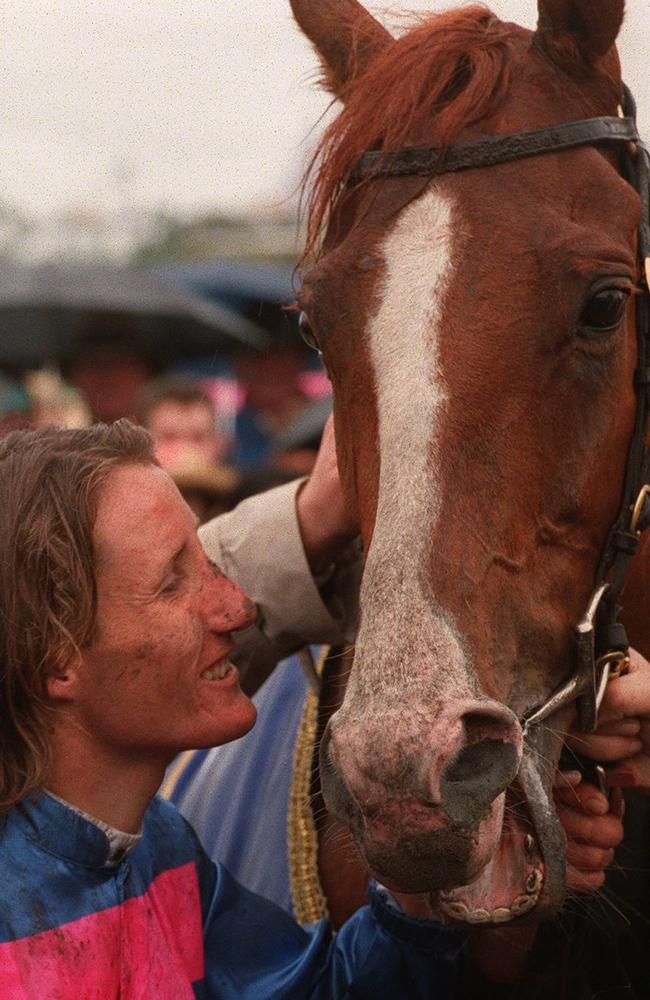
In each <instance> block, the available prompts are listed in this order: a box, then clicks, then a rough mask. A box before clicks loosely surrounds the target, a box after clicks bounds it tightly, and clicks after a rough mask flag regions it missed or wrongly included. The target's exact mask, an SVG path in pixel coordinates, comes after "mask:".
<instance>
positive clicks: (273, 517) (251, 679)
mask: <svg viewBox="0 0 650 1000" xmlns="http://www.w3.org/2000/svg"><path fill="white" fill-rule="evenodd" d="M199 536H200V538H201V541H202V543H203V546H204V548H205V550H206V552H207V553H208V556H209V557H210V558H211V559H213V560H214V562H216V563H217V564H218V565H219V566H220V568H221V569H222V570H223V572H224V573H225V574H226V576H229V577H230V578H231V579H232V580H234V581H235V583H237V584H238V585H239V586H240V587H241V588H242V589H243V590H244V591H246V593H247V594H248V595H249V596H250V597H251V598H252V599H253V600H254V601H255V603H256V604H257V605H258V608H259V615H258V620H257V623H256V625H254V626H253V627H252V628H250V629H247V630H246V631H244V632H238V633H237V634H236V636H235V639H236V643H237V645H236V651H235V654H234V657H233V658H234V660H235V662H236V663H237V665H238V666H239V668H240V673H241V675H242V686H243V687H244V688H245V690H247V691H248V692H249V693H252V691H254V690H256V689H257V687H259V685H260V684H261V683H262V681H263V680H265V678H266V677H267V676H268V674H269V673H270V672H271V670H272V669H273V668H274V666H275V665H276V663H277V662H278V661H279V660H281V659H282V658H283V657H285V656H287V655H288V654H289V653H292V652H294V651H295V650H297V649H300V648H301V647H303V646H305V645H307V644H312V643H314V644H327V645H346V644H349V643H350V642H352V641H353V640H354V633H355V628H356V619H357V593H358V585H359V579H360V575H361V556H360V553H359V550H358V547H357V546H356V545H355V544H354V539H355V536H356V526H355V524H354V521H353V519H352V518H351V517H350V516H349V515H348V514H347V512H346V510H345V507H344V504H343V497H342V494H341V488H340V485H339V479H338V471H337V467H336V452H335V444H334V430H333V426H332V423H331V420H330V422H328V425H327V427H326V429H325V432H324V434H323V441H322V444H321V448H320V451H319V454H318V458H317V461H316V465H315V466H314V470H313V472H312V474H311V476H310V477H309V479H307V480H298V481H296V482H293V483H288V484H287V485H285V486H279V487H276V488H275V489H272V490H269V491H268V492H266V493H263V494H260V495H259V496H254V497H249V498H248V499H247V500H244V501H243V502H242V503H240V504H239V505H238V506H237V507H236V508H235V510H233V511H230V512H229V513H227V514H223V515H221V516H220V517H218V518H215V519H214V520H213V521H210V522H209V523H208V524H206V525H203V527H202V528H201V529H200V530H199Z"/></svg>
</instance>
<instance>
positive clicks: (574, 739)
mask: <svg viewBox="0 0 650 1000" xmlns="http://www.w3.org/2000/svg"><path fill="white" fill-rule="evenodd" d="M600 720H601V721H600V725H599V726H598V729H597V730H596V732H595V733H594V734H593V735H591V736H586V735H584V734H582V733H577V732H572V733H570V734H569V736H568V738H567V745H568V746H569V747H570V748H571V749H572V750H574V751H575V752H576V753H578V754H580V755H581V756H583V757H589V758H591V759H592V760H600V761H604V762H606V763H614V764H615V766H613V767H611V768H608V770H607V780H608V783H609V784H610V786H611V787H612V788H638V789H640V790H641V791H643V792H646V793H650V663H648V661H647V660H646V659H644V657H643V656H641V654H640V653H637V652H636V650H630V670H629V673H627V674H625V675H623V676H622V677H617V678H616V679H615V680H613V681H611V682H610V683H609V685H608V687H607V692H606V694H605V699H604V701H603V705H602V709H601V712H600Z"/></svg>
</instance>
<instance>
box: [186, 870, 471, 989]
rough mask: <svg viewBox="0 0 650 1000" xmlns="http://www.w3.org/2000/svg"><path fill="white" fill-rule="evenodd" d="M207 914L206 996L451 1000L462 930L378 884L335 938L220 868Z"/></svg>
mask: <svg viewBox="0 0 650 1000" xmlns="http://www.w3.org/2000/svg"><path fill="white" fill-rule="evenodd" d="M214 870H215V872H216V878H214V879H213V886H212V890H211V893H210V900H209V906H208V908H207V914H206V918H205V921H204V950H205V985H206V995H207V996H218V997H219V998H220V1000H230V998H231V997H232V998H233V1000H234V998H237V1000H307V998H310V1000H337V998H344V997H355V998H356V1000H377V997H387V998H391V1000H392V998H399V1000H452V998H453V997H454V996H455V981H456V973H457V968H458V957H459V952H460V950H461V949H462V947H463V944H464V940H465V935H464V933H463V932H461V931H458V930H455V929H450V928H445V927H443V926H442V925H440V924H437V923H434V922H429V921H419V920H414V919H411V918H409V917H407V916H405V915H404V914H402V913H401V912H400V910H399V909H398V908H397V907H396V906H395V905H394V904H393V903H392V902H391V900H390V898H389V897H388V896H387V895H386V894H385V893H384V892H383V891H382V890H381V889H378V888H371V891H370V906H365V907H363V908H362V909H360V910H358V911H357V912H356V913H355V914H354V915H353V916H352V917H351V918H350V919H349V920H348V921H347V922H346V923H345V924H344V925H343V926H342V927H341V929H340V930H339V931H338V933H337V934H336V936H335V937H333V936H332V931H331V928H330V925H329V923H328V921H325V920H321V921H319V922H318V923H317V924H314V925H311V926H310V927H307V928H303V927H300V926H299V925H298V924H296V922H295V921H294V920H293V919H292V918H291V917H290V916H289V915H288V914H287V913H286V912H285V911H284V910H282V909H280V908H279V907H277V906H275V905H274V904H272V903H270V902H268V901H267V900H265V899H262V898H261V897H259V896H256V895H254V894H253V893H250V892H248V890H246V889H243V888H242V887H241V886H239V885H238V884H237V883H236V882H235V881H234V880H233V879H232V877H231V876H230V875H229V874H228V872H227V871H225V870H224V869H223V868H221V867H219V866H217V867H216V868H215V869H214Z"/></svg>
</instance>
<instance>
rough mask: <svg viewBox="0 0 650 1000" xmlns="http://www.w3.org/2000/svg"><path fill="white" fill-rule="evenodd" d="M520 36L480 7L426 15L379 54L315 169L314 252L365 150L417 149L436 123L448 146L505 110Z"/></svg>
mask: <svg viewBox="0 0 650 1000" xmlns="http://www.w3.org/2000/svg"><path fill="white" fill-rule="evenodd" d="M357 30H358V31H361V30H362V28H361V25H358V26H357ZM517 37H519V38H521V29H519V28H517V27H516V26H514V25H512V24H504V23H503V22H502V21H500V20H499V19H498V18H497V17H495V16H494V14H492V13H491V11H490V10H488V9H487V7H484V6H483V5H479V4H474V5H472V6H469V7H462V8H459V9H457V10H450V11H445V12H444V13H441V14H433V15H428V16H426V17H425V18H422V17H420V18H419V19H418V20H417V21H416V22H415V23H414V25H413V26H412V27H411V28H410V30H408V31H406V32H405V33H404V34H402V35H401V36H400V37H399V38H397V39H396V40H395V41H394V42H393V43H392V44H389V45H387V46H386V47H385V48H384V49H382V50H381V51H380V52H379V53H378V54H377V55H376V56H374V58H373V59H372V60H371V62H370V64H369V65H368V67H367V68H366V70H365V71H364V72H363V73H362V74H361V75H360V76H359V77H357V78H356V79H353V82H352V83H351V84H350V85H349V86H348V88H347V89H346V91H345V93H344V94H342V95H340V96H341V97H342V99H343V101H344V105H343V109H342V111H341V112H340V114H339V115H338V117H337V118H336V119H335V121H334V122H333V123H332V124H331V125H330V126H329V127H328V128H327V130H326V131H325V134H324V136H323V138H322V140H321V141H320V143H319V145H318V147H317V149H316V153H315V154H314V157H313V159H312V162H311V165H310V167H309V170H308V173H307V177H308V178H309V177H313V179H314V182H313V186H312V189H311V193H310V196H309V200H308V205H307V217H308V236H307V250H306V254H307V253H309V252H310V251H312V250H314V249H315V247H316V244H317V243H318V240H319V237H320V235H321V234H322V232H323V230H324V229H325V228H326V225H327V223H328V221H329V220H330V219H331V218H332V216H333V214H334V212H335V211H336V209H337V208H338V207H339V204H340V201H341V198H342V197H343V196H344V194H345V182H346V178H347V176H348V174H349V172H350V170H351V168H352V167H353V166H354V164H355V163H356V161H357V160H358V158H359V157H360V156H361V155H362V154H363V153H364V152H366V151H367V150H370V149H376V150H384V151H388V150H396V149H400V148H402V147H404V146H405V145H409V144H412V137H413V135H417V134H418V133H421V131H422V129H423V127H424V126H426V125H427V124H428V125H429V129H430V130H431V123H433V122H434V120H435V135H436V144H437V145H441V146H444V145H446V144H449V143H450V142H452V141H453V140H454V138H455V137H456V136H457V135H458V134H459V133H460V132H461V131H462V130H463V129H464V128H466V127H468V126H469V125H471V124H472V123H474V122H476V121H479V120H480V119H481V118H483V117H484V116H485V115H486V114H488V113H489V112H490V110H493V109H494V108H495V107H497V106H498V104H499V102H500V101H501V100H502V99H503V98H504V97H505V94H506V92H507V89H508V84H509V79H510V68H511V63H512V58H511V54H512V48H513V43H514V41H515V39H516V38H517ZM357 46H358V42H357ZM357 46H354V47H353V48H354V49H355V51H356V48H357Z"/></svg>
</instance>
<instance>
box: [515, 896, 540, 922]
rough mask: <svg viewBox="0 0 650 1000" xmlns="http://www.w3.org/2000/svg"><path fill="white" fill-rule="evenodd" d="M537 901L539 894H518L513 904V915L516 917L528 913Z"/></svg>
mask: <svg viewBox="0 0 650 1000" xmlns="http://www.w3.org/2000/svg"><path fill="white" fill-rule="evenodd" d="M536 903H537V896H517V898H516V899H515V901H514V903H513V904H512V905H511V907H510V909H511V910H512V915H513V916H514V917H522V916H523V915H524V913H528V912H529V911H530V910H532V909H533V907H534V906H535V905H536Z"/></svg>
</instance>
